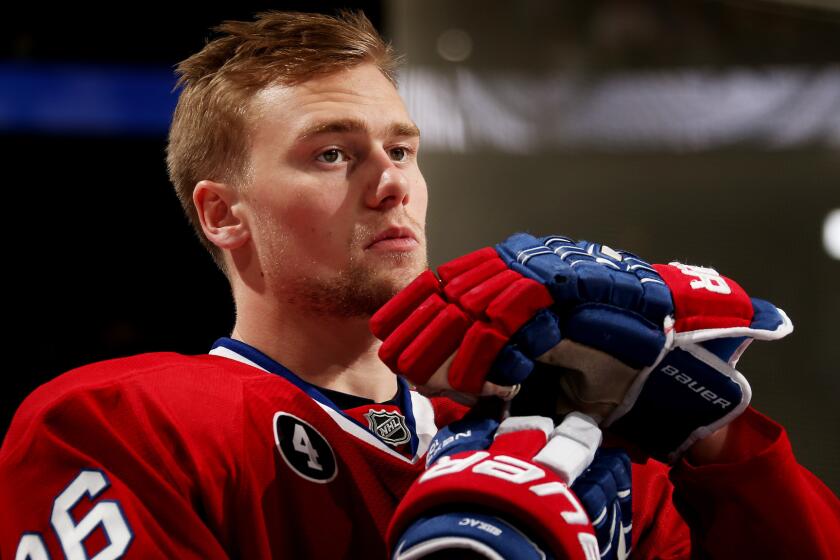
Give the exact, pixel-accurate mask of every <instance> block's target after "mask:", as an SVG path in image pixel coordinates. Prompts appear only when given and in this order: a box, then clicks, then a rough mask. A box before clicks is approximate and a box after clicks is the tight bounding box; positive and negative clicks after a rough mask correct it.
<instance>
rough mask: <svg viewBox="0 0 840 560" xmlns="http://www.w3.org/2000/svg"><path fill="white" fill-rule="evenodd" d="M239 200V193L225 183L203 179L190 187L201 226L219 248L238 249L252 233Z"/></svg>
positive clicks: (208, 237)
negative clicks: (192, 187)
mask: <svg viewBox="0 0 840 560" xmlns="http://www.w3.org/2000/svg"><path fill="white" fill-rule="evenodd" d="M238 201H239V196H238V193H237V192H236V191H235V190H234V189H233V188H232V187H231V186H230V185H228V184H226V183H217V182H215V181H208V180H203V181H199V182H198V183H197V184H196V186H195V189H193V204H194V205H195V209H196V211H197V212H198V219H199V221H200V222H201V229H202V230H204V235H206V236H207V239H209V240H210V242H211V243H213V244H214V245H216V246H217V247H219V248H221V249H228V250H233V249H238V248H239V247H241V246H242V245H244V244H245V243H246V242H247V241H248V239H250V237H251V232H250V230H249V229H248V225H247V223H246V222H245V221H244V220H243V219H242V216H241V208H240V207H239V205H238Z"/></svg>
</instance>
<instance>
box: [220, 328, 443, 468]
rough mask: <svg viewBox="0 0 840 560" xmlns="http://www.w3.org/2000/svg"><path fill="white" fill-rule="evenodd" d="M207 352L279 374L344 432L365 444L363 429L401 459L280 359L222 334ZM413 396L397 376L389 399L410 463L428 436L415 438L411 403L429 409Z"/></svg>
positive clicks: (376, 445)
mask: <svg viewBox="0 0 840 560" xmlns="http://www.w3.org/2000/svg"><path fill="white" fill-rule="evenodd" d="M210 354H213V355H216V356H223V357H226V358H230V359H232V360H236V361H238V362H242V363H246V364H248V365H251V366H254V367H257V368H259V369H262V370H265V371H267V372H269V373H273V374H275V375H279V376H280V377H282V378H283V379H285V380H286V381H288V382H289V383H291V384H293V385H294V386H296V387H297V388H298V389H300V390H301V391H303V392H304V393H306V394H307V395H309V397H310V398H311V399H312V400H314V401H315V402H317V403H318V404H319V405H321V408H323V409H324V410H325V411H326V412H327V413H328V414H329V416H330V417H331V418H333V420H335V421H336V422H337V423H338V424H339V426H341V427H342V429H344V430H345V431H347V432H350V433H352V434H353V435H355V436H356V437H361V439H364V440H365V441H367V442H368V443H373V441H371V439H370V438H369V437H364V436H363V435H362V434H364V432H366V433H367V434H369V435H370V436H372V437H373V440H374V441H375V442H376V443H373V444H374V446H375V447H378V448H380V449H383V450H385V451H387V452H389V454H392V455H395V456H397V457H400V458H404V457H403V456H402V455H400V454H399V453H397V452H396V451H394V450H393V449H392V448H391V447H390V446H388V444H386V443H385V442H383V441H382V440H380V439H379V437H378V436H377V435H376V434H374V433H373V432H372V431H371V430H370V429H369V428H368V427H367V426H365V425H363V424H362V423H360V422H359V421H357V420H356V419H354V418H352V417H351V416H349V415H348V414H345V413H344V411H343V410H341V408H339V407H338V406H337V405H336V404H335V403H334V402H333V401H332V400H331V399H329V398H328V397H327V396H326V395H324V393H322V392H321V391H320V390H319V388H318V387H317V386H315V385H313V384H311V383H309V382H308V381H304V380H303V379H301V378H300V377H298V376H297V375H296V374H295V373H294V372H292V371H291V370H290V369H288V368H287V367H285V366H284V365H282V364H281V363H280V362H277V361H276V360H274V359H272V358H270V357H269V356H267V355H265V354H263V353H262V352H260V351H259V350H257V349H256V348H254V347H253V346H251V345H249V344H246V343H244V342H242V341H240V340H234V339H232V338H229V337H222V338H219V339H218V340H216V342H214V343H213V346H212V347H211V350H210ZM413 397H414V394H412V392H411V390H410V389H409V386H408V382H407V381H406V380H405V379H403V378H402V377H399V376H398V377H397V396H396V397H395V398H394V399H392V401H391V402H393V403H395V404H397V405H398V406H399V407H400V409H401V410H402V413H403V415H404V416H405V422H406V425H407V427H408V430H409V433H410V434H411V441H410V446H411V453H412V455H413V456H414V460H412V461H411V462H414V461H416V460H417V459H418V458H419V457H420V456H421V455H422V454H424V453H425V452H426V448H427V446H428V440H429V439H431V436H428V437H424V436H427V435H428V434H426V433H425V432H428V429H424V430H422V431H423V432H424V433H423V434H421V436H420V437H418V433H417V432H418V429H417V419H416V418H415V411H414V408H415V404H420V405H421V408H422V409H423V412H424V414H422V416H427V415H428V412H431V407H430V406H429V405H428V399H425V397H420V395H417V397H419V398H420V399H423V401H424V402H420V403H417V402H415V401H417V400H418V399H416V398H413ZM426 409H429V410H426ZM432 415H433V413H432ZM347 422H350V423H351V425H348V424H347ZM425 423H428V422H425ZM432 423H433V420H432ZM351 426H352V427H351ZM356 427H358V428H361V429H362V430H364V432H359V430H358V429H356ZM348 428H349V429H348ZM432 435H434V434H432Z"/></svg>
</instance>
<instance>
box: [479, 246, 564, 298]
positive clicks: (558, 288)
mask: <svg viewBox="0 0 840 560" xmlns="http://www.w3.org/2000/svg"><path fill="white" fill-rule="evenodd" d="M546 239H549V240H559V241H558V242H559V243H572V241H571V240H570V239H568V238H565V237H552V238H546ZM575 250H578V251H579V249H577V248H576V247H575ZM496 251H498V253H499V256H500V257H501V258H502V259H503V260H504V261H505V263H506V264H507V265H508V267H510V268H511V269H512V270H515V271H517V272H519V273H520V274H522V275H523V276H525V277H526V278H531V279H533V280H536V281H537V282H540V283H542V284H544V285H545V286H546V287H547V288H548V290H549V292H550V293H551V295H552V297H553V298H554V301H555V302H556V303H558V304H562V303H573V302H576V301H578V300H579V299H580V298H579V294H578V292H577V286H578V284H577V274H576V273H575V271H574V270H572V267H571V266H570V265H569V264H568V263H566V262H564V261H563V260H562V259H560V258H559V257H558V256H557V255H556V254H555V253H554V250H553V249H552V248H550V247H548V246H546V245H545V244H544V243H543V241H541V240H538V239H537V238H536V237H534V236H532V235H528V234H525V233H518V234H515V235H512V236H510V237H509V238H507V239H506V240H505V241H503V242H502V243H499V244H498V245H496Z"/></svg>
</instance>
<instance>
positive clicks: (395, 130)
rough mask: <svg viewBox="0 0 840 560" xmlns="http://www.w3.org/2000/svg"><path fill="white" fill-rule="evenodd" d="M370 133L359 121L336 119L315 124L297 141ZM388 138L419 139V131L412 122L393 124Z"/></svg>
mask: <svg viewBox="0 0 840 560" xmlns="http://www.w3.org/2000/svg"><path fill="white" fill-rule="evenodd" d="M359 132H364V133H367V132H370V128H369V127H368V125H367V124H366V123H365V122H364V121H361V120H359V119H338V120H334V121H326V122H317V123H315V124H313V125H310V126H308V127H306V128H304V129H303V131H301V133H300V134H298V137H297V140H298V141H303V140H309V139H310V138H312V137H314V136H318V135H320V134H339V133H359ZM387 135H388V136H391V137H393V136H410V137H418V138H419V137H420V129H419V128H417V125H415V124H414V123H412V122H393V123H391V124H390V125H388V128H387Z"/></svg>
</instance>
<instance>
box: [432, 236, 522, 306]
mask: <svg viewBox="0 0 840 560" xmlns="http://www.w3.org/2000/svg"><path fill="white" fill-rule="evenodd" d="M491 251H492V249H491ZM493 254H494V255H495V251H493ZM505 271H507V272H512V271H511V270H510V269H509V268H508V267H506V266H505V263H504V262H502V259H500V258H499V257H498V256H495V257H494V258H490V259H487V260H484V261H483V262H481V263H480V264H477V265H476V266H474V267H472V268H470V269H469V270H467V271H465V272H463V273H462V274H459V275H457V276H449V275H447V276H448V279H446V280H444V282H445V286H444V288H443V292H444V293H445V294H446V298H447V299H448V300H449V301H452V302H455V301H458V300H459V298H460V297H461V296H462V295H464V294H465V293H467V292H469V291H470V290H473V289H475V288H477V287H478V288H480V290H479V292H482V291H483V290H484V289H486V288H485V287H484V283H486V282H487V281H488V280H490V279H491V278H493V277H494V276H496V275H498V274H499V273H502V272H505ZM514 274H515V273H514ZM441 277H443V276H441ZM491 286H493V284H491Z"/></svg>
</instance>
